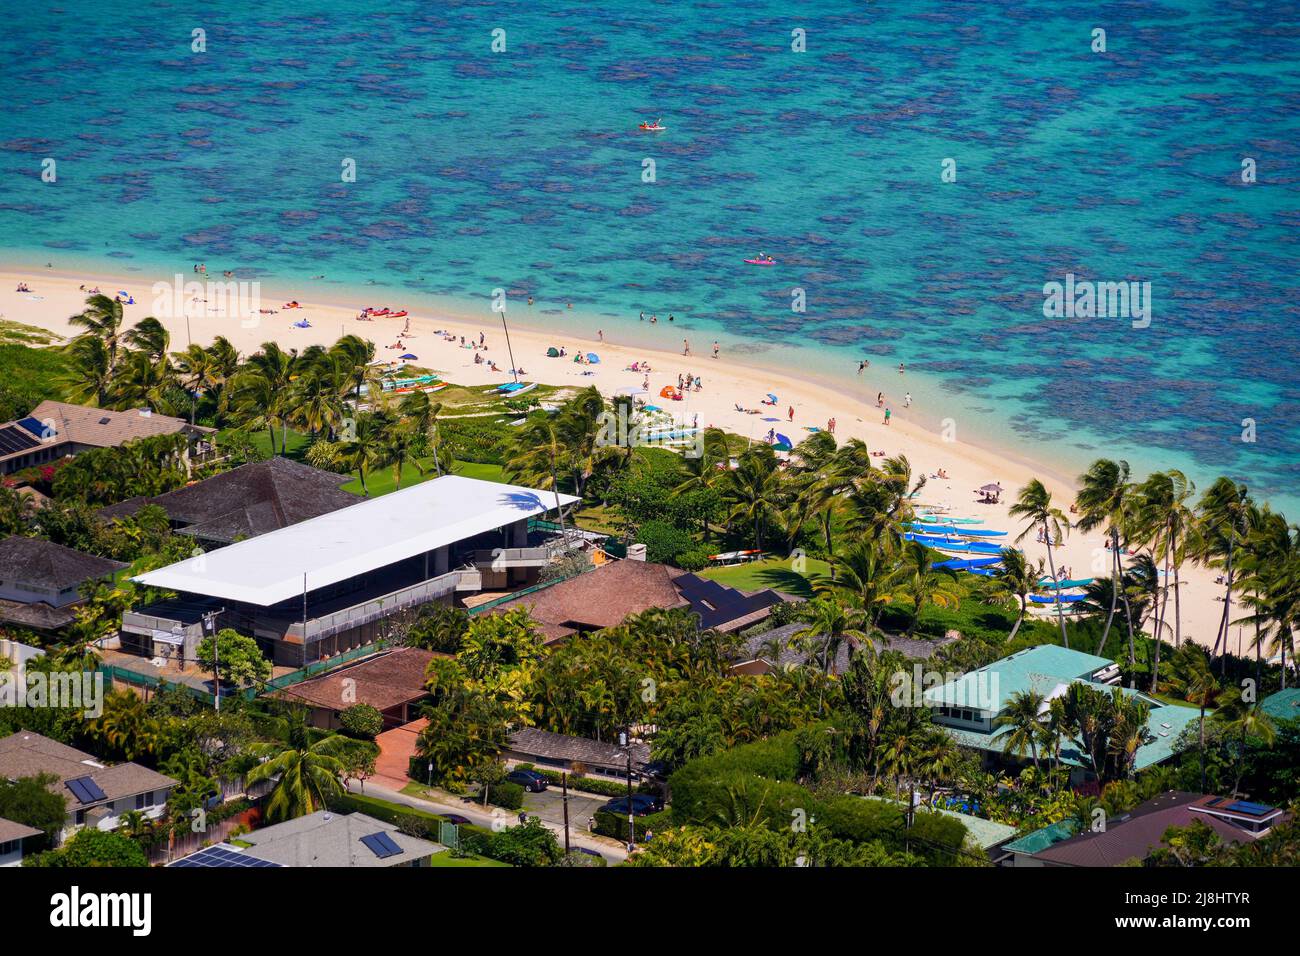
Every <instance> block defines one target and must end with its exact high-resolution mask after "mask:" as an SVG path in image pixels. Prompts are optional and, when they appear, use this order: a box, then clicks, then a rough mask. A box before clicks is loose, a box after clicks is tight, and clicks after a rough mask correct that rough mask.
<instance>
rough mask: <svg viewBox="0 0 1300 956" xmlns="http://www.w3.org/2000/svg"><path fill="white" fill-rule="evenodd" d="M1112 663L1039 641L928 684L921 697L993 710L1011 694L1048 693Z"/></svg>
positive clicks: (926, 699)
mask: <svg viewBox="0 0 1300 956" xmlns="http://www.w3.org/2000/svg"><path fill="white" fill-rule="evenodd" d="M1114 666H1115V662H1114V661H1111V660H1108V659H1107V658H1105V657H1098V656H1097V655H1095V654H1085V653H1083V652H1082V651H1072V650H1069V649H1068V648H1065V647H1061V646H1059V645H1057V644H1039V645H1038V646H1037V647H1029V648H1026V649H1025V650H1023V651H1017V652H1016V653H1014V654H1012V655H1011V656H1010V657H1004V658H1002V659H1001V660H999V661H994V662H993V663H992V664H986V665H985V666H984V667H981V668H979V669H978V670H973V671H970V672H969V673H967V674H964V675H963V676H961V677H959V678H957V679H956V680H951V681H949V682H948V683H946V684H944V685H943V686H942V687H931V688H929V689H928V690H926V691H925V693H924V695H923V699H924V700H925V702H926V703H927V704H929V705H931V706H937V705H939V704H948V705H950V706H956V707H972V708H975V709H977V710H984V711H990V712H993V713H996V712H998V711H1001V710H1002V709H1003V708H1004V707H1005V706H1006V704H1007V701H1008V700H1010V699H1011V697H1012V696H1013V695H1014V694H1017V693H1020V692H1022V691H1027V690H1036V691H1038V692H1040V693H1042V694H1050V693H1051V692H1052V691H1053V690H1054V689H1055V688H1056V687H1057V686H1058V685H1060V684H1068V683H1070V682H1071V681H1074V680H1080V679H1082V680H1087V679H1089V678H1091V677H1092V676H1093V675H1094V674H1095V673H1097V671H1099V670H1102V669H1104V668H1107V667H1114Z"/></svg>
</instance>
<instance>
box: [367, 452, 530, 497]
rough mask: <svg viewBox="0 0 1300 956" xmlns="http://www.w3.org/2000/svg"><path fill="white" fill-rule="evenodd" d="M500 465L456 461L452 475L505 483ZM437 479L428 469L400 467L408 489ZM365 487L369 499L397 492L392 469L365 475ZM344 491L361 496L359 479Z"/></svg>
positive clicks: (403, 482) (409, 466)
mask: <svg viewBox="0 0 1300 956" xmlns="http://www.w3.org/2000/svg"><path fill="white" fill-rule="evenodd" d="M501 471H502V468H501V466H500V465H485V464H480V463H479V462H473V461H458V462H456V463H455V465H454V466H453V467H452V473H453V474H457V475H464V476H465V477H466V478H479V479H481V480H483V481H498V482H500V481H505V478H504V477H502V474H501ZM436 477H438V473H437V472H436V471H434V470H433V469H432V468H430V469H429V470H428V471H426V472H424V473H423V474H421V473H420V470H419V469H418V468H416V467H415V465H414V464H412V463H411V462H409V461H408V462H407V463H406V464H405V465H403V466H402V487H403V488H409V487H410V486H411V485H418V484H419V483H420V482H422V481H428V480H429V479H430V478H436ZM366 487H367V488H368V489H369V490H370V497H371V498H378V497H379V496H380V495H386V494H388V493H389V492H390V491H397V490H398V489H397V481H396V479H395V478H394V477H393V469H392V468H391V467H389V468H382V469H380V470H379V471H372V472H368V473H367V474H366ZM343 490H344V491H350V492H352V493H353V494H354V495H359V494H361V493H362V492H361V479H360V478H353V479H352V480H351V481H349V482H348V483H347V484H346V485H344V486H343Z"/></svg>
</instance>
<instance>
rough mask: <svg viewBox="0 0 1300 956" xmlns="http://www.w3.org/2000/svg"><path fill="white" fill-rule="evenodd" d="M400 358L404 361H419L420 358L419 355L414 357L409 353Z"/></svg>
mask: <svg viewBox="0 0 1300 956" xmlns="http://www.w3.org/2000/svg"><path fill="white" fill-rule="evenodd" d="M400 357H401V358H404V359H418V358H419V357H420V356H418V355H412V354H411V353H410V352H407V353H406V354H405V355H403V356H400Z"/></svg>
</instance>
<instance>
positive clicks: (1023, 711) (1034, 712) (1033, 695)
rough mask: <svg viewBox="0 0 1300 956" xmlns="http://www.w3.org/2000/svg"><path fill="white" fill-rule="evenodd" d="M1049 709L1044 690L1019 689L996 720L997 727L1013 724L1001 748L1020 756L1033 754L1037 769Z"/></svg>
mask: <svg viewBox="0 0 1300 956" xmlns="http://www.w3.org/2000/svg"><path fill="white" fill-rule="evenodd" d="M1046 709H1047V698H1046V697H1045V696H1044V695H1043V694H1042V692H1040V691H1036V690H1021V691H1016V692H1015V693H1014V694H1012V695H1011V696H1010V697H1009V698H1008V699H1007V706H1006V707H1005V708H1003V711H1002V713H1001V714H999V715H998V716H997V717H996V718H995V719H994V721H993V726H994V728H995V729H1001V728H1003V727H1009V728H1010V733H1008V734H1007V735H1006V737H1005V738H1004V739H1003V742H1002V752H1003V753H1007V754H1015V755H1016V756H1017V757H1023V756H1024V755H1025V754H1026V753H1028V754H1030V755H1031V756H1032V757H1033V760H1034V769H1035V770H1037V769H1038V745H1039V744H1040V743H1042V742H1043V713H1044V711H1046Z"/></svg>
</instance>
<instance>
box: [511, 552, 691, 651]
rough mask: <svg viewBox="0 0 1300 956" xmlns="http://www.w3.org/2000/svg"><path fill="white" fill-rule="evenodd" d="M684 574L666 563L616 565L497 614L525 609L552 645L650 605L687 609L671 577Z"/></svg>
mask: <svg viewBox="0 0 1300 956" xmlns="http://www.w3.org/2000/svg"><path fill="white" fill-rule="evenodd" d="M681 573H682V572H681V571H679V570H677V569H676V568H670V567H668V566H667V565H665V564H651V563H648V562H645V561H613V562H611V563H609V564H603V565H601V566H600V567H598V568H595V569H594V570H591V571H587V572H584V573H583V574H579V575H575V576H574V577H571V578H569V579H568V580H567V581H561V582H560V583H558V584H553V585H551V586H550V587H545V588H541V589H539V590H537V591H534V592H532V593H531V594H525V595H524V596H523V597H519V598H516V599H515V600H513V601H507V602H505V603H504V604H500V605H497V607H496V608H494V609H493V612H494V613H496V612H502V611H508V610H510V609H511V608H516V607H522V608H526V609H527V610H528V613H529V615H530V616H531V617H532V618H533V620H535V621H537V622H538V624H540V625H541V631H542V634H543V636H544V638H545V640H546V642H547V643H551V642H552V641H556V640H559V639H560V638H563V637H566V636H568V635H570V634H573V633H574V632H576V631H583V630H587V631H590V630H600V629H603V628H606V627H613V626H614V625H616V624H622V623H623V619H624V618H626V617H627V616H628V615H629V614H639V613H641V612H642V611H646V610H649V609H650V608H652V607H662V608H673V607H687V606H689V605H688V602H686V601H684V600H683V599H682V596H681V595H680V594H679V593H678V591H677V589H676V588H675V587H673V579H674V578H675V577H677V576H678V575H680V574H681Z"/></svg>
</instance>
